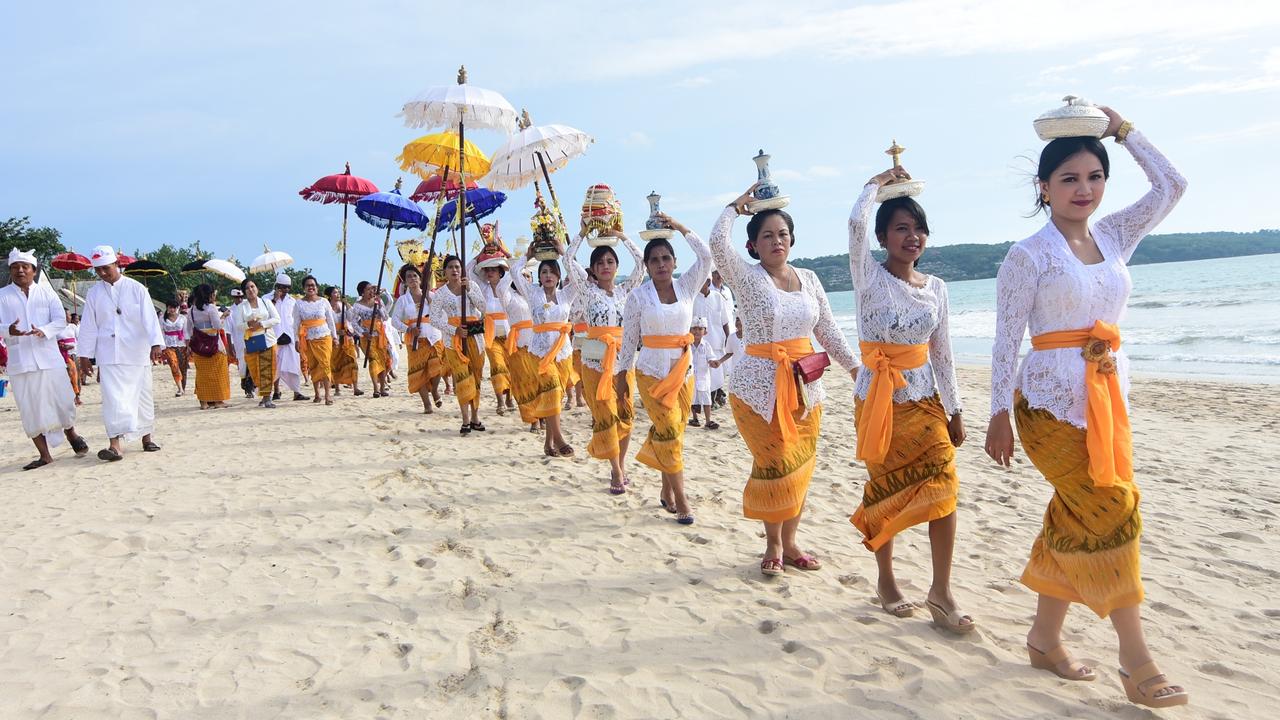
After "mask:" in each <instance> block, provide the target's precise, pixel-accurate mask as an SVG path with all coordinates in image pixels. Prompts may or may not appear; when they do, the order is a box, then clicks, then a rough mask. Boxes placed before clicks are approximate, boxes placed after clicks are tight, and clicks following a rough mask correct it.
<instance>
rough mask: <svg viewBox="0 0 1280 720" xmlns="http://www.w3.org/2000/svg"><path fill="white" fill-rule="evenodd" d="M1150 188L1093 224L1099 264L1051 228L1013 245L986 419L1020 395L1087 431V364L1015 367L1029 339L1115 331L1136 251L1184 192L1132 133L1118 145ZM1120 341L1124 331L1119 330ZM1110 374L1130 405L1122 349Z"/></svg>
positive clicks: (1067, 357)
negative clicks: (1099, 326) (1098, 326)
mask: <svg viewBox="0 0 1280 720" xmlns="http://www.w3.org/2000/svg"><path fill="white" fill-rule="evenodd" d="M1122 144H1123V146H1124V147H1125V148H1126V149H1128V150H1129V153H1130V154H1132V155H1133V158H1134V160H1136V161H1137V163H1138V165H1139V167H1141V168H1142V170H1143V172H1145V173H1146V176H1147V179H1148V180H1149V181H1150V182H1151V189H1150V190H1149V191H1148V192H1147V193H1146V194H1145V195H1143V196H1142V198H1141V199H1139V200H1138V201H1137V202H1136V203H1134V204H1132V205H1130V206H1129V207H1126V208H1124V209H1122V210H1119V211H1117V212H1115V213H1112V214H1110V215H1107V216H1106V217H1104V218H1102V219H1101V220H1099V221H1098V222H1097V223H1096V224H1094V226H1093V228H1092V234H1093V239H1094V241H1095V242H1096V243H1097V245H1098V250H1099V251H1100V252H1101V253H1102V256H1103V260H1102V262H1100V263H1096V264H1093V265H1085V264H1084V263H1082V262H1081V261H1080V260H1079V258H1077V257H1076V256H1075V254H1074V253H1072V252H1071V249H1070V248H1069V247H1068V246H1067V242H1066V239H1065V238H1064V237H1063V235H1062V233H1061V232H1059V231H1058V228H1057V226H1055V225H1054V224H1053V222H1052V221H1050V222H1048V223H1045V226H1044V227H1043V228H1041V229H1040V231H1039V232H1037V233H1036V234H1035V235H1032V236H1031V237H1028V238H1026V239H1024V240H1021V241H1019V242H1018V243H1016V244H1014V246H1013V247H1011V248H1009V253H1008V255H1006V256H1005V259H1004V262H1003V263H1002V264H1001V265H1000V271H999V274H998V275H997V277H996V302H997V308H998V313H997V317H996V339H995V344H994V346H993V347H992V351H991V414H992V415H995V414H997V413H1000V412H1006V411H1009V410H1010V409H1011V408H1012V406H1013V391H1014V390H1015V389H1020V390H1021V391H1022V394H1023V396H1024V397H1026V398H1027V402H1028V403H1029V404H1030V405H1031V407H1034V408H1043V409H1045V410H1048V411H1049V412H1051V413H1053V415H1054V417H1056V418H1058V419H1059V420H1065V421H1066V422H1069V423H1071V424H1072V425H1075V426H1076V427H1080V428H1083V427H1085V387H1084V371H1085V367H1084V364H1085V360H1084V358H1083V357H1082V356H1081V355H1080V350H1079V349H1076V348H1061V349H1056V350H1033V351H1031V352H1029V353H1027V356H1026V358H1025V359H1023V361H1022V363H1021V366H1020V367H1019V364H1018V354H1019V350H1020V348H1021V346H1022V340H1023V338H1024V337H1025V336H1026V334H1027V333H1028V331H1030V334H1031V335H1032V336H1033V337H1034V336H1036V335H1040V334H1042V333H1046V332H1053V331H1056V330H1079V329H1083V328H1089V327H1092V326H1093V324H1094V322H1096V321H1098V320H1102V321H1104V322H1108V323H1115V324H1119V323H1120V321H1121V320H1122V319H1123V318H1124V310H1125V304H1126V303H1127V302H1128V300H1129V291H1130V290H1131V289H1132V287H1133V281H1132V279H1131V278H1130V276H1129V268H1128V267H1127V263H1128V261H1129V258H1131V257H1132V256H1133V251H1134V250H1135V249H1136V248H1137V247H1138V243H1139V242H1141V240H1142V238H1144V237H1146V235H1147V234H1148V233H1150V232H1151V231H1152V230H1154V229H1155V227H1156V226H1157V225H1158V224H1159V223H1160V221H1162V220H1164V218H1166V217H1167V216H1168V215H1169V213H1170V212H1171V211H1172V210H1173V207H1174V206H1175V205H1176V204H1177V203H1178V200H1179V199H1181V198H1182V195H1183V193H1184V192H1186V188H1187V181H1186V179H1185V178H1183V177H1182V175H1181V174H1179V173H1178V171H1177V170H1175V169H1174V167H1173V165H1172V164H1170V163H1169V161H1168V159H1167V158H1165V157H1164V155H1162V154H1160V152H1159V151H1158V150H1156V149H1155V147H1154V146H1152V145H1151V143H1150V142H1149V141H1148V140H1147V139H1146V137H1144V136H1143V135H1142V134H1141V133H1140V132H1138V131H1137V130H1133V131H1130V133H1129V135H1128V138H1127V139H1126V140H1125V142H1124V143H1122ZM1121 332H1122V334H1123V328H1121ZM1114 354H1115V357H1116V366H1117V372H1118V374H1119V378H1120V387H1121V388H1122V389H1123V391H1124V393H1125V397H1126V403H1127V402H1128V400H1127V398H1128V393H1129V361H1128V358H1127V357H1125V354H1124V350H1123V348H1122V349H1120V350H1118V351H1116V352H1115V353H1114Z"/></svg>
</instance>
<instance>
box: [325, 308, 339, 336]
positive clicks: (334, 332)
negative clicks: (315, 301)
mask: <svg viewBox="0 0 1280 720" xmlns="http://www.w3.org/2000/svg"><path fill="white" fill-rule="evenodd" d="M324 322H325V324H326V325H328V326H329V337H331V338H333V339H334V341H335V342H336V341H337V339H338V319H337V318H336V317H334V316H333V307H332V306H330V305H329V303H328V302H326V303H325V304H324Z"/></svg>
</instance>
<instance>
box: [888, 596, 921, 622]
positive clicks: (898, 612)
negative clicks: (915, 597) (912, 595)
mask: <svg viewBox="0 0 1280 720" xmlns="http://www.w3.org/2000/svg"><path fill="white" fill-rule="evenodd" d="M880 607H882V608H884V611H885V612H887V613H889V614H890V615H892V616H894V617H899V618H909V617H911V616H912V615H915V614H916V606H915V604H913V603H912V602H911V601H910V600H908V599H906V598H902V599H901V600H898V601H897V602H892V603H891V602H889V601H887V600H885V599H884V598H880Z"/></svg>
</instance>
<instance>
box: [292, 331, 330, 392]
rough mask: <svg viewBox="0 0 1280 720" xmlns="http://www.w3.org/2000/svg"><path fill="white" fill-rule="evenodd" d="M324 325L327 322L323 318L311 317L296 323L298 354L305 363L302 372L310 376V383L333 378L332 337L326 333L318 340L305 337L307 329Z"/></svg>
mask: <svg viewBox="0 0 1280 720" xmlns="http://www.w3.org/2000/svg"><path fill="white" fill-rule="evenodd" d="M326 325H328V323H327V322H325V319H324V318H311V319H310V320H303V321H302V322H300V323H298V355H299V356H300V357H301V358H302V360H303V362H304V363H305V365H304V366H303V372H305V373H308V375H309V376H310V377H311V383H312V385H314V384H315V383H318V382H327V381H330V380H332V379H333V357H332V354H333V337H332V336H328V335H327V336H325V337H322V338H320V339H319V340H308V339H307V331H308V330H310V329H311V328H317V327H324V326H326Z"/></svg>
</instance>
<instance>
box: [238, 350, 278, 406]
mask: <svg viewBox="0 0 1280 720" xmlns="http://www.w3.org/2000/svg"><path fill="white" fill-rule="evenodd" d="M244 359H245V362H247V363H249V375H250V377H252V378H253V384H254V385H256V386H257V387H258V397H261V398H269V397H271V394H272V391H273V390H274V388H273V386H274V385H275V382H276V346H275V345H272V346H271V347H269V348H267V349H266V350H263V351H262V352H256V353H249V352H247V353H245V357H244Z"/></svg>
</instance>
